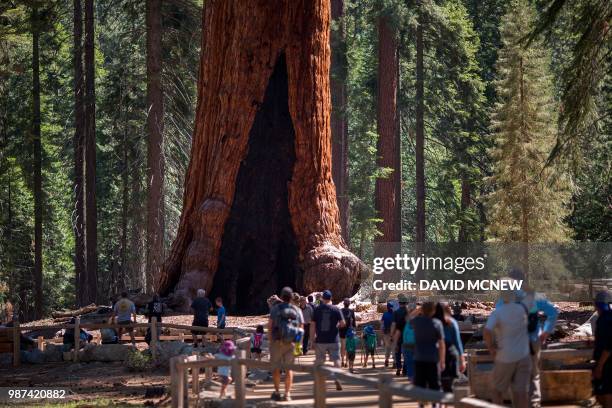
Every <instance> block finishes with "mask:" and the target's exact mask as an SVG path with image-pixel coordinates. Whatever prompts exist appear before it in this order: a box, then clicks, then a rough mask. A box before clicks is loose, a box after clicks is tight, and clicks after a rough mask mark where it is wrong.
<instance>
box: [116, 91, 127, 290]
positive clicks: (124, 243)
mask: <svg viewBox="0 0 612 408" xmlns="http://www.w3.org/2000/svg"><path fill="white" fill-rule="evenodd" d="M120 99H121V98H120ZM128 149H129V147H128V129H127V114H126V119H125V123H124V124H123V147H122V152H121V154H122V158H123V171H122V172H121V184H122V185H121V244H120V248H121V249H120V250H121V253H120V255H119V258H120V260H121V268H120V273H121V278H119V281H120V282H118V284H117V287H118V288H119V290H123V289H125V288H126V275H127V272H128V270H129V265H128V261H127V260H128V227H129V209H130V173H129V171H130V159H129V150H128Z"/></svg>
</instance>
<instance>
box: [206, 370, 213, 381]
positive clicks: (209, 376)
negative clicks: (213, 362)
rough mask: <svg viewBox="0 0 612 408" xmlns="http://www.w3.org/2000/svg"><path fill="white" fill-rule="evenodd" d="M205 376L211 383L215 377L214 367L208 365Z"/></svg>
mask: <svg viewBox="0 0 612 408" xmlns="http://www.w3.org/2000/svg"><path fill="white" fill-rule="evenodd" d="M204 378H205V379H206V382H207V383H210V382H211V381H212V378H213V369H212V367H206V368H205V369H204Z"/></svg>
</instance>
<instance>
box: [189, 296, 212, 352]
mask: <svg viewBox="0 0 612 408" xmlns="http://www.w3.org/2000/svg"><path fill="white" fill-rule="evenodd" d="M196 293H197V297H196V298H195V299H194V300H193V302H192V303H191V309H193V326H201V327H208V315H209V313H210V309H211V308H212V304H211V303H210V300H208V298H207V297H206V291H205V290H204V289H198V290H197V292H196ZM191 335H192V336H193V347H197V346H198V335H201V336H202V345H204V332H201V331H196V330H192V331H191Z"/></svg>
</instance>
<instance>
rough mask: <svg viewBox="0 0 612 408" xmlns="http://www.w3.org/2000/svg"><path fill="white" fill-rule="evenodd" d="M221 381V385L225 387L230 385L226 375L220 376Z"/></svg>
mask: <svg viewBox="0 0 612 408" xmlns="http://www.w3.org/2000/svg"><path fill="white" fill-rule="evenodd" d="M219 380H221V384H223V385H227V384H229V383H230V379H229V377H228V376H226V375H220V376H219Z"/></svg>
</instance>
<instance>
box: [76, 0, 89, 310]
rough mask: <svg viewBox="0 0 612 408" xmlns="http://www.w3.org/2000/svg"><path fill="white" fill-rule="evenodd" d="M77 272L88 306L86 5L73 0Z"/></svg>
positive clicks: (78, 292)
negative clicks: (85, 160) (85, 109)
mask: <svg viewBox="0 0 612 408" xmlns="http://www.w3.org/2000/svg"><path fill="white" fill-rule="evenodd" d="M73 23H74V28H73V33H74V45H73V51H72V52H73V64H74V138H73V145H74V221H73V230H74V272H75V278H76V280H75V282H76V284H75V290H76V303H77V306H85V304H86V302H85V300H84V299H83V287H84V286H85V285H86V282H87V280H86V278H87V276H86V275H85V273H86V272H85V271H86V264H85V224H84V220H85V197H84V188H83V187H84V186H83V154H84V149H83V145H84V136H85V135H84V133H85V126H84V117H85V111H84V108H83V93H84V92H85V84H84V80H83V6H82V4H81V0H74V18H73Z"/></svg>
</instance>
